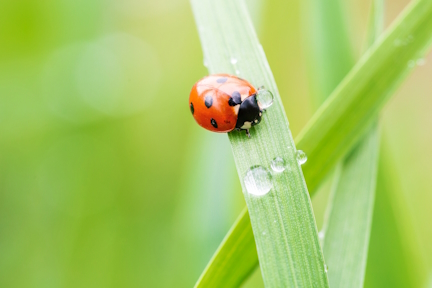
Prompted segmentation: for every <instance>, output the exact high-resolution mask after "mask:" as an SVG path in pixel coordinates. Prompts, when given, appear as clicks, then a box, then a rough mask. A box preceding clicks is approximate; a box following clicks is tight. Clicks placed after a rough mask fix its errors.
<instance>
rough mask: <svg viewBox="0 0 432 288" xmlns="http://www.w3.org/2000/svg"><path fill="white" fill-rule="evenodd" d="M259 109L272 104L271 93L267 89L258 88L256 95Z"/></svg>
mask: <svg viewBox="0 0 432 288" xmlns="http://www.w3.org/2000/svg"><path fill="white" fill-rule="evenodd" d="M256 98H257V100H258V102H259V104H260V107H261V109H267V108H268V107H270V106H271V105H272V104H273V99H274V97H273V94H272V93H271V92H270V91H268V90H267V89H259V90H258V91H257V96H256Z"/></svg>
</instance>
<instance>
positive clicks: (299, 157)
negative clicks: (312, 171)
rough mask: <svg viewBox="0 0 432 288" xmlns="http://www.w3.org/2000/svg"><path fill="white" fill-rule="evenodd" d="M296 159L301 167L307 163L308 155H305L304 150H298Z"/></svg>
mask: <svg viewBox="0 0 432 288" xmlns="http://www.w3.org/2000/svg"><path fill="white" fill-rule="evenodd" d="M296 157H297V163H299V164H300V165H303V164H304V163H306V161H307V156H306V153H304V152H303V151H302V150H297V153H296Z"/></svg>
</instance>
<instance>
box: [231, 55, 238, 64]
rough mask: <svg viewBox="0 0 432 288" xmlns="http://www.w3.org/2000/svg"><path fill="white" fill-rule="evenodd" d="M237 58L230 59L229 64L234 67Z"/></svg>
mask: <svg viewBox="0 0 432 288" xmlns="http://www.w3.org/2000/svg"><path fill="white" fill-rule="evenodd" d="M237 61H238V60H237V58H235V57H231V64H233V65H235V64H236V63H237Z"/></svg>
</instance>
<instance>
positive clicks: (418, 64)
mask: <svg viewBox="0 0 432 288" xmlns="http://www.w3.org/2000/svg"><path fill="white" fill-rule="evenodd" d="M416 63H417V66H423V65H425V64H426V60H425V59H424V58H420V59H417V62H416Z"/></svg>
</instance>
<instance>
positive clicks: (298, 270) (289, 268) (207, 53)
mask: <svg viewBox="0 0 432 288" xmlns="http://www.w3.org/2000/svg"><path fill="white" fill-rule="evenodd" d="M192 7H193V9H194V15H195V19H196V22H197V26H198V30H199V32H200V37H201V42H202V46H203V49H204V57H205V59H206V62H207V63H208V67H209V71H210V73H217V72H228V73H232V74H235V73H237V74H240V75H241V76H242V77H245V78H246V79H248V80H249V81H250V82H251V83H253V84H255V86H257V87H259V86H261V85H264V86H265V87H266V89H268V90H270V91H272V92H273V94H274V95H275V101H274V103H273V105H272V106H271V107H270V108H269V109H268V110H267V111H266V112H265V114H264V116H263V120H262V122H261V123H260V125H258V126H256V127H255V128H254V129H252V130H251V135H252V137H251V139H248V138H247V137H246V136H245V135H244V133H239V132H231V133H230V134H229V139H230V141H231V145H232V150H233V153H234V159H235V162H236V166H237V171H238V174H239V177H240V179H241V182H242V186H243V192H244V196H245V199H246V203H247V205H248V208H249V212H250V216H251V217H250V218H251V223H252V227H253V232H254V237H255V242H256V247H257V250H258V255H259V258H260V266H261V270H262V273H263V278H264V282H265V283H266V285H268V286H292V287H297V286H314V287H327V286H328V283H327V275H326V273H325V271H324V260H323V256H322V251H321V248H320V246H319V241H318V234H317V229H316V225H315V219H314V217H313V212H312V207H311V204H310V199H309V194H308V191H307V188H306V185H305V181H304V179H303V175H302V173H301V168H300V165H299V164H298V161H297V152H296V149H295V146H294V141H293V139H292V136H291V132H290V130H289V127H288V121H287V119H286V116H285V111H284V109H283V106H282V102H281V100H280V96H279V95H278V91H277V88H276V84H275V82H274V79H273V75H272V73H271V71H270V68H269V65H268V63H267V60H266V57H265V55H264V52H263V50H262V46H261V45H260V44H259V42H258V39H257V37H256V35H255V32H254V29H253V27H252V24H251V22H250V20H249V16H248V13H247V11H246V7H245V6H244V4H243V1H229V0H226V1H222V2H218V4H217V5H215V4H214V2H212V1H192ZM233 59H234V60H233ZM276 127H277V129H275V128H276ZM245 151H247V153H245ZM276 157H281V158H283V159H284V161H285V162H286V170H285V171H284V172H283V173H274V174H273V176H271V175H270V172H268V176H267V175H266V176H263V177H268V178H269V179H268V180H269V181H271V183H272V185H273V187H272V189H271V191H270V192H269V193H268V194H266V195H264V196H261V197H257V196H254V195H252V194H250V193H249V192H248V190H247V188H246V184H245V181H244V180H243V179H244V177H245V175H246V174H247V173H249V172H248V171H250V170H249V169H251V167H256V166H257V165H260V167H261V169H266V170H267V171H268V170H271V168H270V166H271V162H272V160H273V159H274V158H276ZM251 173H253V172H251ZM252 177H254V179H255V181H257V182H259V181H262V180H259V179H258V178H257V176H256V175H255V176H252ZM270 178H273V179H270ZM258 185H259V184H258ZM239 223H244V220H240V222H239ZM244 228H245V229H247V228H246V227H244ZM248 228H249V227H248ZM233 231H234V232H236V231H238V229H235V230H233ZM251 236H252V235H251V234H249V237H251ZM229 243H230V244H231V243H233V244H235V242H229ZM251 243H253V241H251ZM251 243H250V244H251ZM231 251H233V250H231ZM229 252H230V251H225V250H221V251H220V253H222V254H224V253H229ZM225 255H229V254H225ZM237 255H238V254H237ZM216 258H217V257H216ZM214 263H217V261H216V262H214ZM242 270H243V274H242V275H245V274H244V272H249V271H250V269H246V268H243V267H242ZM209 271H216V270H215V269H210V270H209ZM219 275H221V274H219ZM211 278H213V277H211ZM219 278H221V277H219ZM209 279H210V278H207V277H203V278H202V279H201V282H200V283H199V284H198V285H201V286H205V287H208V286H209V283H211V284H210V285H216V286H218V285H219V284H218V283H215V282H213V281H211V280H209ZM239 280H240V279H238V280H236V281H232V282H230V283H231V284H232V285H234V284H236V283H237V281H239ZM218 281H221V283H223V286H224V287H226V283H224V281H225V280H224V279H223V278H221V279H219V280H218ZM219 287H220V286H219Z"/></svg>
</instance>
